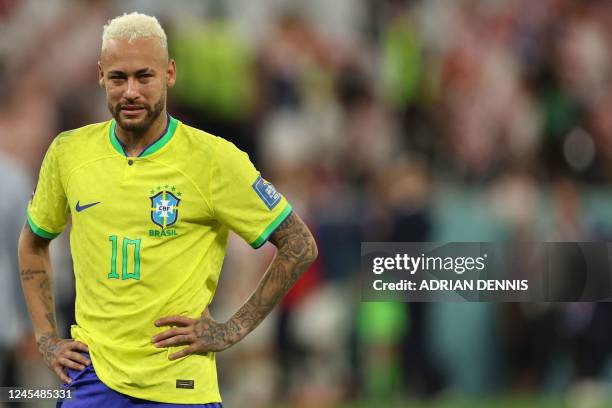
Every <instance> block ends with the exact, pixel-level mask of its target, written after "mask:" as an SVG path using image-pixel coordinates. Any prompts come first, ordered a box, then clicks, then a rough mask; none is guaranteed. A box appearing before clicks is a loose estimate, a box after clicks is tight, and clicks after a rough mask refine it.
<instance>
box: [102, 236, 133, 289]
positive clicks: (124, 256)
mask: <svg viewBox="0 0 612 408" xmlns="http://www.w3.org/2000/svg"><path fill="white" fill-rule="evenodd" d="M117 239H118V238H117V236H116V235H111V236H109V237H108V240H109V241H110V242H111V245H112V253H111V268H110V273H109V274H108V278H109V279H119V274H118V273H117ZM130 247H133V250H131V251H130ZM130 258H131V259H130ZM130 260H131V261H132V262H129V261H130ZM128 263H130V267H128ZM128 269H131V270H132V272H129V271H128ZM121 279H123V280H125V279H136V280H140V239H129V238H123V244H122V245H121Z"/></svg>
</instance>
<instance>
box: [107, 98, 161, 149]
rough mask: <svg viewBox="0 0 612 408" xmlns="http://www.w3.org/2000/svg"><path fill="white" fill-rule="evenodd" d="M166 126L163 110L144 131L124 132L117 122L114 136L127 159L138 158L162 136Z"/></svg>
mask: <svg viewBox="0 0 612 408" xmlns="http://www.w3.org/2000/svg"><path fill="white" fill-rule="evenodd" d="M167 124H168V114H167V113H166V110H165V109H164V110H163V111H162V112H161V113H160V114H159V116H158V117H157V118H156V119H155V120H154V121H153V123H151V126H149V127H148V128H147V129H146V130H142V131H130V130H125V129H123V128H122V127H121V126H119V123H118V122H117V126H116V127H115V134H116V135H117V138H118V139H119V141H120V142H121V144H122V145H123V150H124V151H125V154H126V155H127V156H128V157H137V156H139V155H140V154H141V153H142V152H143V151H144V150H145V149H146V148H147V147H149V146H150V145H151V144H152V143H153V142H155V141H156V140H157V139H159V137H160V136H162V133H163V132H164V130H165V129H166V126H167Z"/></svg>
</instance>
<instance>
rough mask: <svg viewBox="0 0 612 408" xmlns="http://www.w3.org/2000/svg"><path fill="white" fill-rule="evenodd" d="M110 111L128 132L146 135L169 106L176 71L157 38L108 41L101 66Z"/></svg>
mask: <svg viewBox="0 0 612 408" xmlns="http://www.w3.org/2000/svg"><path fill="white" fill-rule="evenodd" d="M98 71H99V82H100V86H102V87H103V88H104V89H105V90H106V102H107V103H108V109H109V110H110V112H111V114H112V115H113V117H114V118H115V120H116V121H117V124H118V125H119V126H120V127H121V128H123V129H124V130H128V131H133V132H139V133H142V132H145V131H146V130H147V129H149V127H150V126H151V124H152V123H153V121H155V119H157V118H158V117H159V115H160V113H161V112H163V110H164V108H165V106H166V91H167V89H168V88H170V87H172V86H173V85H174V82H175V80H176V67H175V64H174V61H173V60H170V61H168V54H167V51H166V50H165V49H164V48H163V47H162V46H161V44H160V43H159V41H158V40H157V39H154V38H138V39H135V40H133V41H132V42H128V40H127V39H124V38H118V39H113V40H110V41H108V43H107V45H106V47H105V48H104V49H103V50H102V55H101V58H100V62H99V63H98Z"/></svg>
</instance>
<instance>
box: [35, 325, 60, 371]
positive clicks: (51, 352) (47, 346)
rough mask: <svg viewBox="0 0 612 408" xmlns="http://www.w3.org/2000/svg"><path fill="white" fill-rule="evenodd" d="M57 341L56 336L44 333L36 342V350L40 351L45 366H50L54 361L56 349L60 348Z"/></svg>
mask: <svg viewBox="0 0 612 408" xmlns="http://www.w3.org/2000/svg"><path fill="white" fill-rule="evenodd" d="M57 340H58V337H57V334H55V333H51V332H49V333H44V334H43V335H42V336H40V337H39V338H38V340H37V341H36V344H37V345H38V350H40V352H41V354H42V356H43V358H44V359H45V362H46V363H47V365H50V364H51V363H52V362H53V360H54V359H55V354H56V352H57V348H58V347H59V346H60V344H59V343H58V341H57Z"/></svg>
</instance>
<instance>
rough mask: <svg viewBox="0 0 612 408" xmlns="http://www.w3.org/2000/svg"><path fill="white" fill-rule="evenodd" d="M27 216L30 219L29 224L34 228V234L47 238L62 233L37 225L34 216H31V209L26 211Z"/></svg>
mask: <svg viewBox="0 0 612 408" xmlns="http://www.w3.org/2000/svg"><path fill="white" fill-rule="evenodd" d="M26 216H27V219H28V225H29V226H30V229H31V230H32V232H33V233H34V234H36V235H38V236H39V237H41V238H45V239H53V238H55V237H57V236H58V235H59V234H61V232H57V233H53V232H49V231H46V230H45V229H43V228H41V227H39V226H38V225H36V223H35V222H34V220H33V219H32V217H31V216H30V212H29V211H28V212H26Z"/></svg>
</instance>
